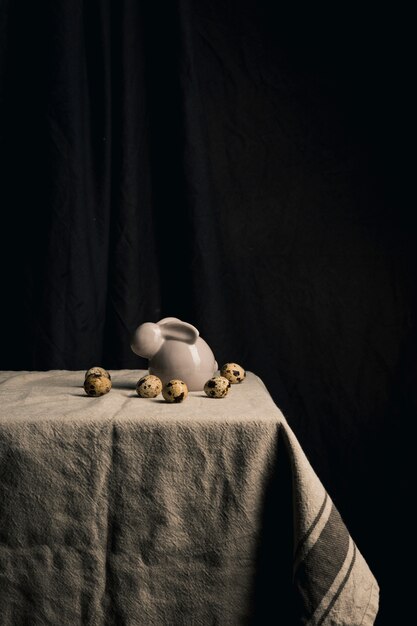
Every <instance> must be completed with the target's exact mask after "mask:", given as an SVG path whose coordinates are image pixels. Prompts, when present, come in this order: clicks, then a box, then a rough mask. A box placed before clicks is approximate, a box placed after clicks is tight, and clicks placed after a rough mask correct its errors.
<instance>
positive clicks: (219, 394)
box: [204, 376, 232, 398]
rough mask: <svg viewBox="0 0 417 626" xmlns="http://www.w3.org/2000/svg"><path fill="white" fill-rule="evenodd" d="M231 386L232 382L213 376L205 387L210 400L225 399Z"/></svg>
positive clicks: (222, 377)
mask: <svg viewBox="0 0 417 626" xmlns="http://www.w3.org/2000/svg"><path fill="white" fill-rule="evenodd" d="M231 386H232V385H231V382H230V380H227V378H225V377H224V376H213V378H210V380H208V381H207V382H206V384H205V385H204V391H205V393H206V394H207V395H208V396H209V398H225V397H226V396H227V394H228V393H229V389H230V387H231Z"/></svg>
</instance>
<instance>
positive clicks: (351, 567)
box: [317, 544, 356, 626]
mask: <svg viewBox="0 0 417 626" xmlns="http://www.w3.org/2000/svg"><path fill="white" fill-rule="evenodd" d="M355 561H356V546H355V544H353V556H352V560H351V562H350V565H349V569H348V571H347V572H346V574H345V576H344V577H343V580H342V582H341V583H340V585H339V587H338V589H337V591H336V593H335V594H334V596H333V598H332V600H331V602H330V604H329V606H328V607H327V609H326V610H325V611H324V613H323V615H322V616H321V618H320V620H319V621H318V622H317V626H322V624H323V622H324V620H325V619H326V617H327V616H328V614H329V613H330V611H331V610H332V608H333V607H334V605H335V602H336V600H337V598H338V597H339V596H340V594H341V593H342V591H343V589H344V587H345V585H346V583H347V581H348V579H349V576H350V573H351V571H352V569H353V566H354V565H355Z"/></svg>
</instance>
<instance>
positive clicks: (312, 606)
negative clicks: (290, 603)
mask: <svg viewBox="0 0 417 626" xmlns="http://www.w3.org/2000/svg"><path fill="white" fill-rule="evenodd" d="M348 549H349V533H348V531H347V529H346V526H345V525H344V523H343V521H342V518H341V517H340V515H339V512H338V510H337V509H336V507H335V506H334V505H333V504H332V509H331V511H330V515H329V519H328V520H327V522H326V524H325V526H324V528H323V530H322V532H321V534H320V537H319V538H318V539H317V541H316V543H315V544H314V546H313V547H312V548H311V550H310V551H309V552H308V554H307V556H306V557H305V558H304V559H303V560H302V561H300V563H299V565H298V567H297V569H296V572H295V584H296V586H297V588H298V590H299V592H300V594H301V598H302V600H303V605H304V609H305V612H306V616H307V617H311V616H312V615H313V613H314V611H315V610H316V609H317V607H318V605H319V604H320V602H321V600H322V599H323V597H324V596H325V595H326V593H327V592H328V590H329V589H330V586H331V584H332V583H333V581H334V579H335V578H336V576H337V574H338V573H339V571H340V569H341V567H342V566H343V563H344V562H345V559H346V555H347V552H348Z"/></svg>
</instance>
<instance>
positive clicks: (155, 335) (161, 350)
mask: <svg viewBox="0 0 417 626" xmlns="http://www.w3.org/2000/svg"><path fill="white" fill-rule="evenodd" d="M199 334H200V333H199V332H198V330H197V328H195V326H192V325H191V324H188V323H187V322H182V321H181V320H179V319H177V318H176V317H165V318H164V319H162V320H160V321H159V322H158V323H157V324H153V323H152V322H145V323H144V324H141V325H140V326H139V327H138V328H137V329H136V330H135V332H134V334H133V337H132V342H131V348H132V350H133V352H134V353H135V354H137V355H139V356H142V357H145V358H147V359H149V373H150V374H153V375H154V376H158V377H159V378H160V379H161V380H162V383H163V384H164V385H165V384H166V383H167V382H168V381H169V380H171V379H172V378H180V379H181V380H183V381H184V382H185V383H186V385H187V387H188V389H189V391H200V390H201V389H203V388H204V384H205V383H206V382H207V380H208V379H209V378H211V377H212V376H213V374H214V373H215V371H216V370H217V362H216V359H215V358H214V354H213V352H212V351H211V349H210V348H209V346H208V345H207V343H206V342H205V341H204V339H202V338H201V337H200V336H199Z"/></svg>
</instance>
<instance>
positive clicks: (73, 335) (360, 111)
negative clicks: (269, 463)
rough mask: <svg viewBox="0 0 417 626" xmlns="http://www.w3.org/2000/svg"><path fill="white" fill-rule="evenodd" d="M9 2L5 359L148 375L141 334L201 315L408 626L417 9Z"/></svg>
mask: <svg viewBox="0 0 417 626" xmlns="http://www.w3.org/2000/svg"><path fill="white" fill-rule="evenodd" d="M0 6H1V12H0V37H1V41H0V80H1V86H0V89H1V91H0V159H1V161H0V165H1V170H0V171H1V190H0V203H1V207H2V211H1V220H2V223H1V253H2V264H1V267H2V295H3V297H2V324H3V329H4V332H5V341H3V343H2V347H1V350H0V367H1V368H2V369H11V370H13V369H16V370H21V369H38V370H43V369H86V368H88V367H90V366H92V365H103V366H104V367H107V368H140V367H146V362H144V361H141V360H140V359H139V358H138V357H136V356H135V355H134V354H133V353H132V352H131V351H130V347H129V338H130V335H131V333H132V331H133V330H134V329H135V328H136V326H137V325H138V324H140V323H142V322H144V321H157V320H158V319H160V318H162V317H164V316H177V317H180V318H182V319H184V320H186V321H189V322H191V323H193V324H195V325H196V326H197V327H198V328H199V330H200V332H201V334H202V336H203V337H204V338H205V339H206V340H207V341H208V343H209V344H210V345H211V346H212V348H213V350H214V352H215V355H216V357H217V360H218V361H219V363H222V362H224V361H236V362H238V363H241V364H242V365H244V366H245V367H246V368H247V369H249V370H252V371H255V372H256V373H257V374H259V375H260V376H261V377H262V378H263V379H264V381H265V383H266V384H267V386H268V388H269V389H270V391H271V393H272V395H273V397H274V399H275V400H276V402H277V404H278V405H279V406H280V407H281V408H282V410H283V411H284V412H285V414H286V415H287V418H288V420H289V422H290V424H291V426H292V427H293V429H294V430H295V432H296V434H297V436H298V438H299V440H300V442H301V444H302V446H303V447H304V449H305V451H306V453H307V455H308V456H309V458H310V460H311V462H312V464H313V466H314V467H315V469H316V471H317V472H318V474H319V476H320V477H321V479H322V480H323V482H324V484H325V486H326V487H327V489H328V490H329V492H330V494H331V495H332V497H333V499H334V500H335V503H336V505H337V506H338V508H339V510H340V511H341V513H342V516H343V517H344V519H345V521H346V523H347V525H348V527H349V529H350V531H351V533H352V535H353V538H354V539H355V540H356V542H357V543H358V545H359V547H360V549H361V551H362V552H363V553H364V555H365V557H366V558H367V560H368V562H369V564H370V566H371V568H372V569H373V571H374V573H375V575H376V576H377V577H378V579H379V582H380V584H381V587H382V599H381V605H382V608H381V615H380V618H379V622H378V623H379V624H382V623H387V624H393V623H401V620H400V617H399V616H400V615H403V614H404V616H407V615H408V606H409V604H411V596H409V595H407V593H406V591H405V589H406V577H405V573H404V571H403V560H402V559H403V558H405V555H406V554H407V551H408V549H407V538H406V537H407V533H406V528H407V521H406V520H407V507H406V502H407V498H406V497H404V496H405V494H406V486H405V480H404V476H405V474H406V472H407V471H408V467H407V465H406V459H407V453H408V452H411V445H409V443H408V442H410V433H411V423H412V421H413V419H414V418H415V412H416V395H415V387H416V373H417V367H416V351H415V348H416V291H415V281H416V266H417V263H416V230H417V229H416V226H415V222H414V219H413V215H412V213H411V211H410V206H411V199H412V198H413V196H409V195H407V192H406V190H407V181H408V180H409V179H410V176H411V166H410V165H409V162H408V160H407V158H406V151H405V147H406V145H407V142H408V140H407V137H408V130H407V129H408V124H409V119H410V118H411V107H410V105H409V102H410V101H409V97H408V93H407V85H408V84H409V82H410V75H409V72H410V71H411V65H412V64H411V53H410V51H409V49H408V48H409V44H408V41H409V39H408V37H407V32H406V30H407V29H406V23H407V16H405V15H400V14H399V12H398V14H397V13H393V12H392V11H389V9H388V8H387V9H384V8H383V7H382V5H379V6H378V7H377V9H376V8H374V7H368V8H367V7H366V4H365V5H364V4H362V6H360V7H358V8H355V6H354V5H352V4H349V5H347V4H346V5H345V4H341V3H334V4H333V5H331V6H326V7H324V6H323V5H321V6H320V7H318V6H317V5H316V3H310V4H309V5H308V6H309V8H306V7H302V6H298V5H295V4H294V3H290V2H289V3H287V6H284V5H283V4H282V3H279V2H276V3H269V2H266V1H265V0H261V1H257V0H240V1H239V2H238V1H235V0H226V1H224V0H223V1H220V0H217V1H216V0H211V1H209V2H205V1H200V2H198V1H194V2H193V1H192V0H176V1H175V0H172V1H169V2H153V1H152V0H118V1H116V0H114V1H113V0H78V1H76V2H70V1H67V2H66V1H65V0H46V1H45V2H32V1H29V0H2V2H1V4H0ZM384 11H385V12H384ZM384 620H385V621H384ZM398 620H400V621H398ZM403 623H406V622H403Z"/></svg>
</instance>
